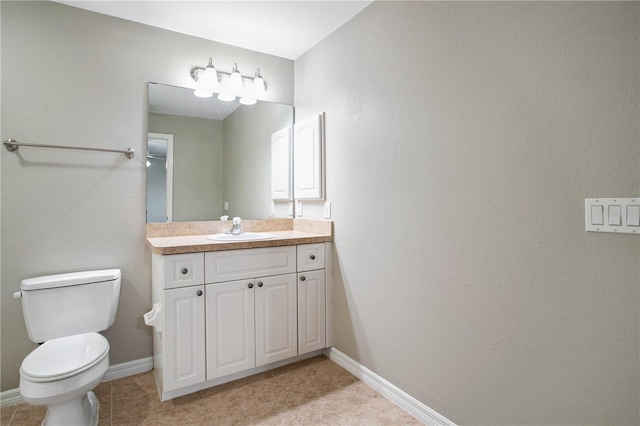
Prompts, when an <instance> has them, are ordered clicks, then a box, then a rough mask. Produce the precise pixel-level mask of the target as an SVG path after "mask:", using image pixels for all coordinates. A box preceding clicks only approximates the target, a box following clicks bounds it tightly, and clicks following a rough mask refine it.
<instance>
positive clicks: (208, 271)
mask: <svg viewBox="0 0 640 426" xmlns="http://www.w3.org/2000/svg"><path fill="white" fill-rule="evenodd" d="M204 263H205V281H206V282H207V283H216V282H221V281H234V280H242V279H245V278H254V277H260V276H270V275H280V274H289V273H292V272H295V271H296V247H295V246H284V247H267V248H257V249H246V250H230V251H214V252H208V253H205V256H204Z"/></svg>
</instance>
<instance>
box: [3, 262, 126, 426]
mask: <svg viewBox="0 0 640 426" xmlns="http://www.w3.org/2000/svg"><path fill="white" fill-rule="evenodd" d="M120 281H121V274H120V270H119V269H107V270H99V271H86V272H73V273H69V274H59V275H49V276H45V277H38V278H29V279H26V280H23V281H22V283H21V285H20V290H21V291H19V292H17V293H15V294H14V296H15V297H16V298H20V299H22V312H23V315H24V322H25V325H26V327H27V333H28V334H29V339H30V340H31V341H33V342H35V343H42V344H41V345H40V346H38V347H37V348H36V349H35V350H34V351H33V352H31V353H30V354H29V355H27V357H26V358H25V359H24V360H23V361H22V365H21V366H20V394H21V395H22V397H23V398H24V400H25V401H26V402H27V403H29V404H32V405H46V406H47V414H46V416H45V419H44V421H43V423H42V424H43V425H47V426H48V425H65V426H75V425H78V426H87V425H91V426H95V425H97V423H98V410H99V406H100V404H99V402H98V399H97V398H96V396H95V394H94V393H93V392H92V390H93V389H94V388H95V387H96V386H98V384H100V382H101V381H102V378H103V377H104V375H105V373H106V372H107V368H109V342H108V341H107V339H105V338H104V336H102V335H101V334H98V332H99V331H103V330H106V329H107V328H109V327H110V326H111V325H112V324H113V322H114V321H115V318H116V312H117V309H118V299H119V297H120Z"/></svg>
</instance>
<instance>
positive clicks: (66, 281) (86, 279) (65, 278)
mask: <svg viewBox="0 0 640 426" xmlns="http://www.w3.org/2000/svg"><path fill="white" fill-rule="evenodd" d="M120 276H121V274H120V269H103V270H99V271H83V272H71V273H68V274H57V275H47V276H44V277H36V278H28V279H26V280H22V284H21V285H20V289H21V290H23V291H29V290H42V289H45V288H55V287H66V286H70V285H79V284H89V283H98V282H102V281H113V280H116V279H118V278H120Z"/></svg>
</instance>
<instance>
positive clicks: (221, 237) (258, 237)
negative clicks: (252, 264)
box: [206, 232, 276, 241]
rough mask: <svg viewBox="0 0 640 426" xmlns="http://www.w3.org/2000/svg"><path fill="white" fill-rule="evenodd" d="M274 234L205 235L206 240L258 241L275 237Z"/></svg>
mask: <svg viewBox="0 0 640 426" xmlns="http://www.w3.org/2000/svg"><path fill="white" fill-rule="evenodd" d="M275 237H276V234H271V233H268V232H245V233H244V234H239V235H231V234H214V235H207V236H206V238H207V240H215V241H259V240H270V239H271V238H275Z"/></svg>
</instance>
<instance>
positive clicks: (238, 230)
mask: <svg viewBox="0 0 640 426" xmlns="http://www.w3.org/2000/svg"><path fill="white" fill-rule="evenodd" d="M232 223H233V227H232V228H231V229H230V230H228V231H227V232H225V234H230V235H240V234H244V232H243V231H242V219H240V218H239V217H238V216H236V217H234V218H233V221H232Z"/></svg>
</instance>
